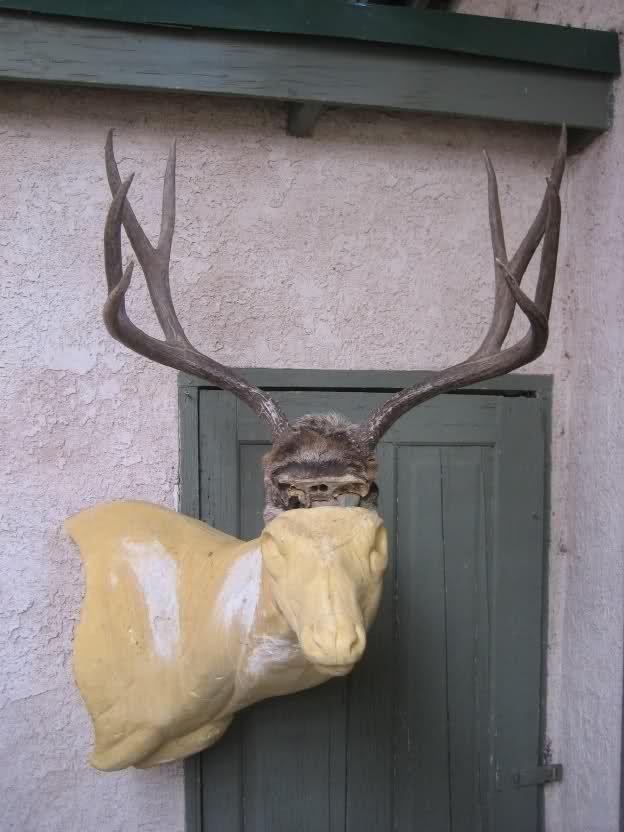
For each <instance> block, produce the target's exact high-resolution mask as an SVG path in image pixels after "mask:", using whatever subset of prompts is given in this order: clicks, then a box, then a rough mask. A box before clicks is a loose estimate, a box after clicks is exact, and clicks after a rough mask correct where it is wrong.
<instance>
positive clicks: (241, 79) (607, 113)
mask: <svg viewBox="0 0 624 832" xmlns="http://www.w3.org/2000/svg"><path fill="white" fill-rule="evenodd" d="M0 55H1V56H2V57H1V59H0V80H6V81H37V82H44V83H51V84H79V85H87V86H101V87H116V88H126V89H151V90H158V91H172V92H173V91H175V92H178V91H181V92H194V93H207V94H222V95H241V96H251V97H259V98H269V99H278V100H283V101H288V102H293V101H298V102H310V103H316V104H338V105H348V106H357V107H379V108H384V109H397V110H412V111H418V112H428V113H439V114H451V115H459V116H470V117H476V118H487V119H500V120H504V121H513V122H524V123H532V124H547V125H559V124H561V123H562V122H566V123H567V124H568V126H569V127H571V128H580V129H582V130H595V131H604V130H606V129H608V127H609V126H610V121H611V109H610V107H611V83H612V79H611V77H610V76H607V75H604V74H601V73H595V72H585V71H581V70H579V69H575V70H570V69H567V70H566V69H563V68H561V67H548V66H543V65H538V64H536V65H531V64H527V63H521V62H517V61H503V60H493V59H491V58H483V57H480V56H477V55H468V54H458V53H451V52H445V51H440V50H435V49H419V48H415V47H411V48H408V47H404V46H396V45H391V44H381V43H362V42H357V41H350V42H349V41H345V40H338V39H333V38H316V37H314V38H310V37H302V36H299V37H294V36H286V35H266V34H261V33H251V32H235V31H229V32H225V31H223V30H214V31H211V30H207V29H199V30H185V29H175V28H174V29H171V28H158V27H140V28H139V27H128V26H122V25H114V24H105V23H101V22H92V21H82V20H75V19H71V18H61V17H55V18H50V17H41V16H37V15H33V16H29V15H24V14H20V13H13V12H1V13H0Z"/></svg>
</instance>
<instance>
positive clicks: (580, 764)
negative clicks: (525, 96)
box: [0, 0, 624, 832]
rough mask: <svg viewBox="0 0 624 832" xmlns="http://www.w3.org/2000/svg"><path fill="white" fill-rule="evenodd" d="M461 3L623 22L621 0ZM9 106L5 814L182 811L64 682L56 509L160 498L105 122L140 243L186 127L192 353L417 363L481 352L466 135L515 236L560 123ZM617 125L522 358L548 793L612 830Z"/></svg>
mask: <svg viewBox="0 0 624 832" xmlns="http://www.w3.org/2000/svg"><path fill="white" fill-rule="evenodd" d="M461 5H462V7H463V8H464V9H465V10H468V11H474V12H478V13H490V14H509V15H511V16H517V17H521V18H525V19H542V20H545V21H548V22H552V21H559V20H563V21H564V22H568V23H572V24H575V25H582V24H583V23H586V22H589V23H590V24H591V25H595V26H598V27H601V28H608V27H610V26H613V25H616V26H619V25H621V24H622V23H623V22H624V8H623V5H622V3H621V2H617V3H616V2H606V1H605V2H604V3H601V4H599V5H600V10H599V12H598V13H596V12H595V11H593V12H592V11H590V10H584V8H583V6H584V5H589V4H583V3H581V2H580V0H576V2H574V3H563V2H554V0H553V2H542V3H537V4H536V3H534V2H528V0H527V1H526V2H515V3H503V4H501V3H499V2H494V0H491V1H490V2H486V0H474V2H470V0H468V2H464V3H463V4H461ZM596 5H598V4H596ZM620 90H621V88H620ZM621 98H622V94H621V92H619V93H618V102H619V101H620V100H621ZM622 103H623V104H624V102H622ZM616 112H619V108H617V109H616ZM0 114H1V117H0V125H1V126H0V182H2V186H1V188H2V199H1V200H0V280H1V286H2V294H3V304H2V311H1V312H0V314H1V315H2V324H1V326H0V333H1V337H2V342H3V348H2V353H1V357H0V373H1V375H2V379H1V383H0V397H1V399H2V402H1V403H0V420H1V423H0V458H2V460H3V465H4V468H5V472H6V473H5V477H4V483H3V485H4V488H3V501H2V503H3V505H2V508H1V511H2V521H1V525H0V530H1V533H2V549H1V550H0V558H1V560H0V593H1V601H0V666H1V667H2V673H1V674H0V709H1V710H0V714H1V717H0V772H1V774H0V793H1V794H2V800H0V828H2V829H5V828H6V829H15V830H20V832H28V831H29V830H37V832H44V830H63V831H64V832H67V830H89V832H90V830H94V831H95V830H107V832H109V830H110V832H115V830H128V829H137V830H143V832H148V831H149V830H154V832H156V831H157V832H165V830H166V832H177V830H182V829H183V791H182V771H181V767H180V766H177V765H171V766H164V767H161V768H160V769H157V770H151V771H147V772H138V771H129V772H123V773H119V774H106V775H103V774H98V773H97V772H95V771H93V770H91V769H89V768H88V767H87V766H86V756H87V753H88V750H89V746H90V728H89V724H88V720H87V717H86V715H85V713H84V711H83V708H82V705H81V702H80V700H79V697H78V694H77V693H76V691H75V689H74V685H73V681H72V677H71V641H72V633H73V628H74V626H75V623H76V620H77V616H78V610H79V605H80V600H81V595H82V591H83V582H82V574H81V570H80V565H79V560H78V556H77V554H76V552H75V550H74V549H73V547H72V546H71V545H70V544H69V543H68V541H67V540H66V539H65V537H64V535H63V533H62V529H61V525H62V520H63V518H64V517H65V516H66V515H67V514H70V513H72V512H74V511H77V510H79V509H81V508H84V507H85V506H87V505H91V504H93V503H95V502H97V501H101V500H105V499H113V498H120V497H131V498H142V499H148V500H153V501H155V502H159V503H163V504H166V505H171V506H174V505H175V503H176V479H177V414H176V396H175V378H174V375H175V374H174V373H173V372H172V371H168V370H166V369H164V368H160V367H157V366H154V365H150V364H148V363H146V362H144V361H143V360H142V359H140V358H139V357H135V356H134V355H132V354H130V353H128V352H127V351H126V350H125V349H123V348H122V347H120V346H119V345H117V344H115V343H114V342H113V341H112V340H111V339H110V338H108V336H107V335H106V333H105V331H104V328H103V325H102V323H101V320H100V310H101V304H102V300H103V297H104V279H103V263H102V244H101V237H102V227H103V218H104V214H105V210H106V207H107V204H108V201H109V194H108V189H107V186H106V183H105V179H104V171H103V161H102V147H103V141H104V135H105V131H106V129H107V128H108V127H109V126H116V127H117V155H118V158H119V159H120V164H121V168H122V173H128V172H129V171H131V170H136V171H137V176H136V178H135V182H134V184H133V187H132V200H133V204H134V206H135V209H136V210H137V213H138V214H139V216H140V217H141V218H142V219H143V221H144V225H145V227H146V229H147V230H148V232H150V233H151V234H152V235H153V236H156V234H157V229H158V221H159V205H160V184H161V176H162V172H163V170H164V164H165V159H166V154H167V148H168V144H169V141H170V139H171V138H172V137H173V136H174V135H176V136H177V137H178V140H179V144H178V213H177V232H176V239H175V243H174V252H173V258H172V262H173V281H174V295H175V300H176V304H177V307H178V309H179V312H180V317H181V319H182V320H183V321H184V324H185V326H186V328H187V332H188V334H189V336H190V337H191V339H192V340H193V341H194V342H195V343H196V344H197V346H198V347H200V348H204V349H205V350H206V351H209V352H210V353H211V354H213V355H215V356H216V357H218V358H219V360H221V361H224V362H231V363H233V364H238V365H249V366H254V365H255V366H274V367H284V366H292V367H297V366H299V367H301V366H307V367H318V368H393V369H409V368H423V367H435V366H440V365H443V364H445V363H449V362H451V361H453V360H455V359H456V358H457V357H458V356H460V355H462V354H464V353H465V351H466V349H467V348H469V347H471V346H473V345H474V344H475V343H476V342H477V341H478V339H479V335H480V333H481V332H482V331H483V328H484V326H485V325H486V322H487V318H488V316H489V314H490V305H489V304H490V299H491V295H492V277H491V253H490V248H489V240H488V231H487V220H486V207H485V206H486V202H485V178H484V173H483V167H482V160H481V148H482V147H484V146H487V147H488V148H489V149H490V151H491V154H492V157H493V159H494V161H495V164H496V167H497V170H498V172H499V179H500V183H501V191H502V200H503V210H504V214H505V221H506V228H507V230H508V232H507V237H508V240H509V243H510V245H513V244H514V243H516V242H518V241H519V239H520V237H521V236H522V234H523V233H524V230H525V229H526V227H527V225H528V223H529V222H530V219H531V218H532V216H533V214H534V211H535V210H536V207H537V205H538V203H539V199H540V197H541V192H542V188H543V180H544V176H545V174H546V172H547V169H548V165H549V162H550V159H551V157H552V154H553V152H554V148H555V141H556V139H555V135H554V133H553V132H552V131H550V130H542V129H528V128H527V129H525V128H517V127H510V126H505V125H492V124H479V123H476V122H471V121H452V120H444V119H434V118H429V117H420V116H414V115H406V114H388V113H385V114H384V113H371V112H364V111H353V112H347V111H342V110H337V111H330V112H328V113H326V114H324V115H323V117H322V119H321V121H320V123H319V127H318V129H317V132H316V135H315V137H314V138H313V139H311V140H297V139H293V138H289V137H287V136H286V135H285V133H284V113H283V109H282V107H281V106H279V105H273V104H261V103H251V102H246V101H233V100H223V99H209V98H194V97H183V96H180V97H173V96H172V97H160V96H157V95H151V94H126V93H119V92H110V91H98V92H95V91H90V92H88V91H79V90H62V91H60V90H52V89H44V88H36V87H22V86H19V87H18V86H9V85H3V86H1V87H0ZM623 132H624V128H623V126H622V119H621V118H619V117H618V119H617V122H616V127H615V128H614V130H613V132H612V133H611V134H610V135H609V136H607V137H605V138H603V139H600V140H599V141H598V142H596V143H595V144H594V146H592V148H591V149H590V150H589V151H587V152H586V153H585V154H584V155H583V156H582V157H580V158H578V159H576V160H574V161H573V162H572V163H571V165H570V170H569V173H568V175H567V178H566V182H565V185H564V188H563V200H564V219H563V236H562V254H561V259H560V262H561V266H560V271H559V278H558V287H557V291H556V295H555V302H554V308H553V313H552V337H551V343H550V345H549V348H548V351H547V353H546V354H545V356H544V357H543V358H542V359H541V360H540V361H539V362H538V363H537V364H535V365H533V366H532V367H531V370H532V371H534V372H553V373H554V374H555V378H556V387H555V390H556V396H555V413H554V427H553V435H554V448H553V494H552V505H553V517H552V550H551V579H550V640H549V655H548V673H549V700H548V735H549V738H550V740H551V743H552V749H553V757H554V758H556V759H557V760H559V759H561V760H562V761H563V762H564V763H565V764H566V780H565V782H564V784H562V785H561V786H556V787H553V788H551V789H549V790H548V797H547V817H548V832H615V830H616V828H617V803H618V782H619V745H620V743H619V732H620V703H621V663H622V662H621V659H622V626H623V621H622V588H623V587H622V583H623V581H622V554H623V551H622V550H623V541H624V528H623V526H624V523H623V521H622V517H621V512H620V510H619V507H620V506H621V505H622V504H623V502H624V493H623V492H624V477H623V476H622V473H621V472H622V471H623V470H624V464H623V463H624V460H623V458H622V447H623V439H624V436H623V435H622V434H623V432H624V431H623V425H622V415H621V414H622V411H623V405H624V402H623V401H622V399H623V394H622V389H623V385H622V369H621V368H622V365H623V359H624V355H623V353H624V338H623V336H622V331H621V325H622V321H623V320H624V295H623V290H622V278H621V263H622V262H623V260H624V245H623V243H622V239H623V235H622V211H623V207H622V206H623V202H622V196H623V194H622V188H623V186H622V164H623V158H624V149H623V148H624V143H623V141H622V139H623ZM618 143H619V147H618ZM477 207H478V209H477ZM146 301H147V298H146V292H145V290H144V288H143V286H142V285H141V280H140V279H136V280H135V281H134V284H133V287H132V291H131V301H130V308H131V311H132V313H133V314H134V315H136V317H137V318H138V319H139V320H141V321H145V322H146V325H147V326H148V327H150V328H151V331H152V332H154V333H156V332H157V330H156V328H155V326H154V324H153V321H152V319H151V317H150V316H149V312H148V305H147V302H146ZM497 832H498V830H497Z"/></svg>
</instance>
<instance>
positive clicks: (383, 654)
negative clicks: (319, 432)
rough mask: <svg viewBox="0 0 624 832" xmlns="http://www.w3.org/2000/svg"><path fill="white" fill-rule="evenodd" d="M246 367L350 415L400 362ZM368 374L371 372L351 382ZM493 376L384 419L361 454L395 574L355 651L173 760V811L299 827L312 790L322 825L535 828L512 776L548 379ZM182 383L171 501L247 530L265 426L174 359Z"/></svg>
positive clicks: (525, 727)
mask: <svg viewBox="0 0 624 832" xmlns="http://www.w3.org/2000/svg"><path fill="white" fill-rule="evenodd" d="M248 375H250V377H253V380H254V382H256V383H259V382H260V381H261V380H262V381H265V382H267V381H270V382H271V385H272V386H273V388H274V389H277V390H278V391H279V392H278V393H277V395H278V397H279V398H280V401H281V403H282V405H283V406H284V407H285V408H286V409H287V411H288V412H289V414H290V415H291V417H296V416H297V415H301V413H303V412H308V411H309V410H310V409H311V408H312V409H314V408H318V409H321V410H323V409H339V410H343V411H344V412H345V413H346V414H347V415H348V416H349V417H350V418H356V419H357V418H359V416H360V412H362V411H364V410H366V409H367V408H368V407H369V406H370V405H371V404H374V403H376V402H377V400H378V399H380V398H383V396H384V395H385V392H386V391H387V390H389V389H392V388H393V387H394V386H395V385H396V384H397V382H398V383H399V384H400V385H402V384H403V383H406V382H408V381H409V380H413V377H414V375H415V374H407V373H396V374H395V373H383V372H379V373H370V374H368V373H358V374H356V375H357V377H354V378H351V376H352V375H353V374H352V373H351V372H343V373H340V372H339V371H334V372H331V373H327V374H326V373H324V372H323V371H316V372H315V379H314V381H315V382H316V383H318V384H319V389H318V390H313V389H312V387H311V383H312V381H313V380H312V379H311V378H310V376H309V374H308V373H307V372H306V371H285V375H284V376H283V377H281V378H280V375H281V371H279V370H270V371H260V373H259V374H258V373H256V374H255V376H254V372H253V371H251V372H250V373H248ZM297 376H298V378H299V382H300V384H299V386H298V385H297V384H296V377H297ZM367 376H368V378H369V380H371V381H372V382H373V383H374V385H375V388H376V389H375V390H365V389H363V387H362V383H363V381H364V378H365V377H367ZM408 376H410V377H411V379H410V378H408ZM519 380H522V382H523V383H522V384H519V383H518V381H519ZM504 381H505V382H506V384H505V385H504V388H505V389H503V390H501V391H500V392H502V393H503V394H505V393H506V394H507V395H493V394H494V393H495V392H496V389H495V388H496V387H497V386H498V385H499V384H500V381H499V382H493V383H491V384H490V385H488V388H489V389H488V390H487V391H486V390H481V391H474V392H473V393H472V394H470V395H447V396H441V397H439V398H438V399H436V400H433V401H432V402H430V403H428V404H427V405H424V406H423V407H422V408H416V409H415V410H414V411H413V412H412V413H411V414H409V415H408V416H407V417H404V419H403V420H402V422H401V421H400V422H399V423H397V426H396V427H397V430H396V431H394V433H393V434H392V432H391V433H389V434H388V435H387V437H386V440H385V441H384V442H383V443H382V444H381V445H380V447H379V449H378V453H379V462H380V469H381V475H382V478H383V486H382V513H383V515H384V517H385V518H386V523H387V525H388V528H389V532H390V537H391V539H392V540H393V541H394V546H395V547H396V548H395V551H394V555H393V558H392V567H391V572H390V578H389V586H391V587H394V591H390V592H386V593H385V594H384V607H383V609H382V611H381V612H380V616H379V619H378V622H377V624H376V626H375V628H374V631H373V632H372V633H371V636H370V639H369V648H368V651H367V657H366V659H365V661H364V662H363V663H362V665H361V666H360V667H358V668H357V670H356V672H355V674H354V675H353V677H352V678H351V679H350V680H349V682H348V683H347V685H346V688H345V689H344V690H343V689H342V688H340V686H339V685H333V687H332V686H327V687H326V688H320V689H318V691H316V692H312V693H311V694H304V696H303V697H302V698H298V697H288V698H286V699H282V700H275V701H273V702H268V703H263V704H262V705H261V706H260V707H259V709H256V710H254V709H252V712H250V713H249V714H244V715H242V716H241V718H240V719H239V720H238V721H237V723H236V724H235V725H234V726H233V727H232V729H231V731H232V733H231V734H229V735H228V736H227V737H226V738H224V740H223V744H221V743H220V744H219V746H215V748H214V749H211V750H210V751H209V752H207V753H206V754H205V755H204V756H203V757H194V758H192V759H191V760H189V761H187V764H186V772H187V778H186V792H187V823H188V826H187V828H188V829H189V830H192V832H200V830H205V829H207V830H211V829H215V828H219V829H220V830H221V832H230V830H236V832H240V830H242V829H244V830H250V831H251V830H252V829H253V830H254V832H268V830H269V829H270V830H271V831H272V832H273V831H274V830H275V829H291V828H297V829H301V830H302V832H308V830H312V829H314V830H316V829H318V828H320V824H319V818H320V815H319V812H321V808H319V807H322V816H323V818H325V817H327V818H328V820H327V822H326V824H325V825H324V826H323V828H328V829H336V830H337V829H342V830H345V829H346V830H348V832H355V830H360V829H362V828H368V826H367V824H368V825H369V826H370V827H371V828H376V829H377V828H379V829H389V828H396V829H408V828H416V826H420V825H422V824H423V823H424V821H425V820H426V821H427V823H428V824H429V826H431V828H436V829H438V828H440V829H445V830H447V832H456V830H462V832H463V830H466V832H467V830H469V829H471V830H472V829H476V828H489V829H495V830H497V829H506V830H509V832H537V830H538V829H541V828H542V826H541V820H540V799H541V794H542V791H543V790H542V788H541V787H538V786H536V785H531V786H528V787H526V788H523V789H517V788H516V787H515V786H514V781H513V777H514V772H515V771H517V770H522V769H525V768H526V769H529V768H532V767H535V766H536V765H539V764H540V763H541V762H543V761H542V759H541V758H540V751H541V741H542V738H543V734H542V733H541V731H542V730H543V728H542V726H541V724H540V716H541V713H542V707H543V704H542V703H543V694H540V679H542V680H543V678H544V676H543V670H542V667H541V658H542V656H543V654H544V632H543V631H542V627H543V622H544V620H545V619H544V617H543V614H542V609H543V607H542V598H543V597H544V596H545V592H544V591H543V588H544V587H545V577H544V576H545V573H544V572H543V571H542V570H543V569H544V568H545V557H544V553H545V552H546V551H547V548H546V545H545V543H546V540H547V538H546V536H545V529H546V527H547V522H548V505H547V501H546V499H545V493H544V489H545V487H546V489H547V484H548V479H547V460H548V447H549V445H548V435H549V425H550V417H549V395H548V393H549V390H550V385H551V380H550V378H542V377H539V376H522V375H520V376H510V377H508V378H507V379H505V380H504ZM298 387H299V389H297V388H298ZM340 391H342V392H340ZM484 393H489V394H490V395H484ZM179 394H180V404H181V438H182V451H183V453H184V454H185V457H184V459H186V460H187V462H182V465H181V485H182V490H181V509H182V510H183V511H187V510H189V513H190V509H191V508H192V507H193V506H195V511H196V513H198V514H199V516H201V517H202V518H203V519H205V520H207V521H208V522H213V523H216V524H217V525H219V526H223V527H224V528H225V529H226V530H227V531H230V532H234V533H240V534H242V535H243V536H246V537H251V536H254V535H255V534H256V532H257V523H259V522H261V520H260V514H261V505H262V502H261V500H262V493H261V491H262V487H261V486H262V484H261V477H260V476H259V470H260V469H259V460H260V457H261V455H262V453H263V452H264V450H265V448H266V443H267V441H268V437H266V436H265V434H264V432H263V431H262V430H261V429H259V427H258V424H257V422H256V421H255V419H254V417H253V415H252V414H249V413H248V412H247V409H246V408H245V407H244V406H239V405H238V403H237V402H236V400H235V399H234V398H233V397H232V396H230V395H228V394H225V393H222V392H221V391H217V390H214V389H210V388H209V387H206V386H205V385H202V384H197V383H195V381H194V380H190V379H188V378H183V379H181V386H180V389H179ZM545 462H546V465H545ZM256 475H257V476H256ZM396 489H398V490H396ZM224 492H227V495H229V498H227V496H226V494H224ZM232 495H237V496H236V497H235V498H234V499H232ZM401 495H403V496H402V497H401ZM406 495H411V496H410V499H407V498H406ZM187 506H188V509H187ZM441 530H442V532H441ZM398 541H401V543H400V545H398ZM395 569H396V572H394V571H393V570H395ZM484 570H485V571H484ZM486 595H487V598H488V599H489V600H488V601H487V603H484V600H485V597H486ZM397 605H398V606H397ZM445 608H446V612H444V610H445ZM440 616H442V617H440ZM397 621H400V625H399V626H398V629H397V625H396V622H397ZM486 633H489V634H490V635H489V638H488V637H484V634H486ZM479 634H480V635H479ZM390 644H392V645H394V646H393V648H392V650H390V649H389V645H390ZM488 645H489V646H488ZM475 651H476V652H475ZM397 661H398V664H397ZM475 662H476V664H475ZM386 665H387V667H386ZM382 666H383V667H382ZM383 668H385V670H384V669H383ZM393 668H394V670H393ZM388 674H390V676H388ZM386 678H392V679H393V680H394V682H393V688H392V689H391V690H390V691H389V690H388V688H387V687H386V686H385V685H384V684H381V685H380V679H386ZM445 679H446V682H445ZM445 686H446V689H447V699H446V705H445V700H444V694H442V697H441V701H439V699H440V697H439V696H438V694H439V693H440V691H444V689H445ZM392 690H394V694H393V693H392ZM436 691H437V693H436ZM423 714H425V716H426V718H423ZM345 720H346V721H345ZM392 725H394V728H391V727H390V726H392ZM304 736H305V737H307V739H305V741H304V740H302V737H304ZM294 737H297V738H298V739H299V740H300V742H299V744H298V743H297V740H294V739H293V738H294ZM391 737H393V739H391ZM410 737H411V742H410V741H409V738H410ZM326 738H327V739H326ZM326 742H328V743H329V744H328V745H327V748H325V746H324V743H326ZM302 753H303V754H304V756H303V757H302V756H301V755H302ZM267 759H270V760H271V765H270V766H268V767H267V766H266V760H267ZM397 763H398V764H397ZM280 766H282V767H284V766H285V768H284V775H283V776H282V775H281V773H280V772H281V769H280ZM328 767H329V768H328ZM329 770H332V771H334V772H335V773H336V774H335V777H329V778H328V777H327V772H328V771H329ZM304 775H305V776H304ZM395 778H396V779H395ZM304 781H305V782H304ZM327 783H332V784H333V786H332V792H331V793H329V792H328V791H327ZM393 784H394V785H393ZM317 798H318V799H317ZM307 804H310V807H311V808H310V810H309V812H308V811H307V810H306V811H304V810H303V809H302V806H304V805H307ZM302 811H303V815H302V814H301V813H302ZM315 813H316V814H315ZM325 813H327V814H325Z"/></svg>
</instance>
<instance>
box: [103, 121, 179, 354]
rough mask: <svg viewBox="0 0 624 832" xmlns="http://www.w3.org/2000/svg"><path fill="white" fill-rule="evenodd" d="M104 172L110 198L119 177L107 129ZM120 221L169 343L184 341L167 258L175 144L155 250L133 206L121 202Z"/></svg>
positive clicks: (171, 225)
mask: <svg viewBox="0 0 624 832" xmlns="http://www.w3.org/2000/svg"><path fill="white" fill-rule="evenodd" d="M105 159H106V173H107V176H108V184H109V186H110V189H111V193H112V194H113V196H115V194H116V193H117V190H118V188H119V185H120V183H121V178H120V176H119V168H118V167H117V162H116V160H115V153H114V150H113V131H112V130H109V131H108V135H107V137H106V149H105ZM122 219H123V224H124V228H125V229H126V234H127V235H128V239H129V240H130V242H131V244H132V248H133V249H134V251H135V253H136V256H137V258H138V260H139V263H140V264H141V268H142V269H143V274H144V275H145V280H146V282H147V288H148V290H149V293H150V298H151V300H152V304H153V306H154V311H155V312H156V317H157V318H158V323H159V324H160V326H161V327H162V331H163V332H164V334H165V338H166V339H167V340H168V341H180V342H186V343H188V342H187V338H186V335H185V334H184V330H183V329H182V326H181V324H180V321H179V320H178V316H177V315H176V312H175V308H174V306H173V300H172V297H171V288H170V285H169V257H170V255H171V243H172V240H173V231H174V228H175V142H174V143H173V144H172V146H171V150H170V151H169V158H168V160H167V169H166V171H165V179H164V183H163V199H162V221H161V226H160V238H159V240H158V245H157V246H156V248H154V246H152V244H151V243H150V241H149V240H148V238H147V236H146V235H145V232H144V231H143V229H142V228H141V225H140V223H139V221H138V220H137V218H136V215H135V213H134V211H133V210H132V206H131V205H130V203H129V201H128V200H127V199H126V200H125V201H124V206H123V213H122Z"/></svg>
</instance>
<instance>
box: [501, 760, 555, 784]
mask: <svg viewBox="0 0 624 832" xmlns="http://www.w3.org/2000/svg"><path fill="white" fill-rule="evenodd" d="M561 780H563V766H562V765H561V763H551V764H550V765H547V766H536V767H535V768H523V769H520V770H519V771H512V773H511V781H512V783H513V785H514V788H516V789H522V788H524V786H543V785H544V783H560V782H561Z"/></svg>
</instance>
